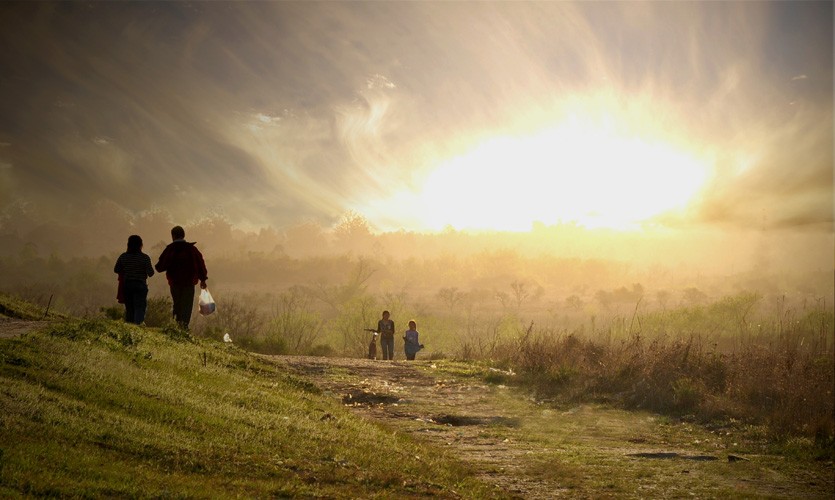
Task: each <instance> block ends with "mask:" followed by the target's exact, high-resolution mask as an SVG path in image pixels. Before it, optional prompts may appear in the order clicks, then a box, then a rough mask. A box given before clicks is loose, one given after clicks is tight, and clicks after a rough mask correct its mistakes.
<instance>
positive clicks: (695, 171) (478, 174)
mask: <svg viewBox="0 0 835 500" xmlns="http://www.w3.org/2000/svg"><path fill="white" fill-rule="evenodd" d="M707 172H708V168H707V166H706V165H705V162H704V161H702V160H700V159H698V158H696V157H695V156H693V155H691V154H688V153H687V152H685V151H682V150H680V149H677V148H676V147H674V146H672V145H670V144H667V143H664V142H661V141H653V140H651V139H647V138H644V137H638V136H630V135H628V134H625V133H624V132H623V131H622V130H621V129H618V128H616V127H613V126H600V125H595V124H584V123H579V122H577V121H573V122H572V121H569V122H566V123H563V124H561V125H559V126H555V127H552V128H549V129H545V130H542V131H540V132H538V133H535V134H533V135H528V136H502V137H495V138H492V139H490V140H487V141H485V142H482V143H481V144H480V145H478V146H477V147H475V148H474V149H472V150H471V151H468V152H466V153H464V154H462V155H460V156H457V157H454V158H451V159H448V160H446V161H444V162H441V163H440V164H439V165H438V166H437V168H435V169H434V170H433V171H432V172H431V173H430V174H429V175H428V176H427V177H426V178H425V180H424V182H423V186H422V189H420V191H419V192H417V193H415V199H414V200H413V202H414V204H415V205H416V206H418V207H421V212H420V213H419V214H413V215H414V217H416V218H418V219H420V220H421V223H422V225H423V226H425V227H427V228H431V229H435V230H439V229H441V228H444V227H447V226H452V227H454V228H457V229H471V230H499V231H501V230H509V231H525V230H529V229H530V228H531V226H532V224H533V223H534V222H542V223H545V224H555V223H559V222H574V223H578V224H581V225H583V226H586V227H590V228H598V227H606V228H613V229H628V228H631V227H635V226H636V225H639V224H641V223H643V222H646V221H648V220H650V219H652V218H653V217H655V216H658V215H660V214H663V213H666V212H669V211H672V210H677V209H682V208H684V207H685V206H686V205H687V204H688V202H689V201H690V200H691V199H692V198H693V197H694V195H696V194H697V193H698V192H699V190H700V189H701V188H702V187H703V185H704V183H705V181H706V178H707Z"/></svg>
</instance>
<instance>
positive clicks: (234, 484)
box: [0, 298, 491, 498]
mask: <svg viewBox="0 0 835 500" xmlns="http://www.w3.org/2000/svg"><path fill="white" fill-rule="evenodd" d="M4 302H8V300H7V298H6V299H4ZM335 399H336V398H333V397H329V396H327V395H325V394H321V393H320V392H319V390H318V389H316V388H315V387H313V386H311V385H310V384H309V383H306V382H304V381H302V380H300V379H298V378H294V377H293V376H290V375H288V374H287V373H286V372H285V371H283V370H282V369H280V368H278V367H277V366H276V365H273V364H271V363H270V362H269V361H265V360H264V359H261V358H258V357H254V356H251V355H249V354H247V353H246V352H244V351H242V350H239V349H238V348H236V347H234V346H233V345H226V344H221V343H216V342H210V341H202V340H195V339H193V338H190V337H188V336H187V335H184V334H183V333H182V332H180V331H178V330H176V329H146V328H141V327H136V326H132V325H126V324H123V323H120V322H113V321H109V320H74V319H68V320H61V321H60V322H57V323H52V324H51V325H50V326H47V327H46V328H45V329H43V330H41V331H39V332H35V333H29V334H27V335H25V336H23V337H18V338H13V339H0V408H2V412H0V497H10V496H20V495H37V496H60V497H66V496H79V497H101V496H107V497H113V496H117V497H124V496H130V497H175V498H176V497H189V498H193V497H200V498H203V497H224V498H225V497H241V496H242V497H299V496H302V497H330V498H345V497H367V498H373V497H386V498H392V497H423V496H440V497H459V496H462V497H489V496H491V492H490V490H489V489H488V488H487V487H486V486H484V485H482V484H480V483H478V482H476V481H475V480H473V479H469V478H468V476H469V471H468V470H467V469H466V468H465V467H464V466H462V465H460V464H459V463H458V462H456V461H455V459H454V458H453V457H450V456H448V455H447V454H446V453H445V452H444V451H443V450H440V449H436V448H430V447H429V446H428V445H425V444H420V443H416V442H414V441H412V440H411V439H409V438H408V437H407V436H403V435H401V434H397V433H394V432H392V431H389V430H386V429H384V428H382V427H380V426H376V425H373V424H370V423H368V422H366V421H363V420H362V419H360V418H357V417H355V416H352V415H351V414H350V413H349V412H348V411H347V410H346V409H344V408H343V407H341V406H340V405H339V404H338V403H337V402H336V401H335Z"/></svg>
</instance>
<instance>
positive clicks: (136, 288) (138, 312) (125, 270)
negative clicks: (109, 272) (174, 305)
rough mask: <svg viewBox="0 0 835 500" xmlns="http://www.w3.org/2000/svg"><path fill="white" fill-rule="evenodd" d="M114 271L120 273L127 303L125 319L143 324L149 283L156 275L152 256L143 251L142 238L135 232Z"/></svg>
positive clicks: (129, 238)
mask: <svg viewBox="0 0 835 500" xmlns="http://www.w3.org/2000/svg"><path fill="white" fill-rule="evenodd" d="M113 272H115V273H116V274H118V275H119V286H120V287H121V292H122V293H121V294H120V296H121V297H122V299H123V301H124V303H125V321H126V322H128V323H135V324H137V325H139V324H142V322H143V321H145V310H146V309H147V307H148V283H147V282H146V280H147V279H148V278H150V277H151V276H153V275H154V268H153V266H151V258H150V257H148V256H147V255H145V254H144V253H142V238H140V237H139V236H137V235H135V234H133V235H131V236H129V237H128V251H127V252H125V253H123V254H122V255H120V256H119V258H118V259H116V265H115V266H114V267H113Z"/></svg>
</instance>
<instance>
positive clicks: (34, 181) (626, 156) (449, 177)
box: [0, 1, 833, 232]
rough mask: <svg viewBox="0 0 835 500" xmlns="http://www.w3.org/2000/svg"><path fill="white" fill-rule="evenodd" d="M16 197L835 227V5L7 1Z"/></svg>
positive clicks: (50, 211)
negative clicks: (834, 118)
mask: <svg viewBox="0 0 835 500" xmlns="http://www.w3.org/2000/svg"><path fill="white" fill-rule="evenodd" d="M0 41H2V46H3V50H2V51H0V211H2V213H6V214H16V213H21V211H23V212H27V213H29V214H30V215H32V214H34V215H32V217H35V216H36V217H38V218H41V219H44V220H65V219H72V218H74V217H82V216H84V214H89V213H90V210H91V207H96V206H105V207H115V209H118V210H124V211H125V212H126V213H131V214H140V213H143V212H148V211H153V210H164V211H167V212H169V213H170V214H172V216H173V217H174V218H175V220H183V221H186V222H187V221H192V220H196V219H198V218H200V217H204V216H218V215H222V216H224V217H226V218H227V219H228V220H230V221H231V222H232V223H234V224H236V225H239V226H240V227H244V228H259V227H266V226H272V227H279V228H280V227H285V226H288V225H292V224H294V223H298V222H299V221H303V220H315V221H319V222H321V223H323V224H325V225H328V224H332V223H335V222H336V221H338V220H339V218H340V217H341V216H342V215H343V214H345V213H346V212H347V211H354V212H356V213H359V214H361V215H362V216H364V217H366V218H367V220H368V221H369V223H370V224H371V226H372V228H374V229H375V230H376V231H395V230H399V229H405V230H407V231H435V230H442V229H444V228H448V227H454V228H457V229H472V230H514V231H519V230H526V229H529V228H530V227H532V225H533V224H535V223H541V224H546V225H551V224H559V223H575V224H580V225H582V226H585V227H589V228H594V227H604V228H614V229H619V230H634V229H636V228H647V227H662V228H672V229H686V228H689V227H695V226H704V225H714V226H716V227H722V228H727V229H729V230H734V229H735V228H799V229H803V230H806V231H819V232H820V231H822V232H832V229H833V114H832V110H833V52H832V43H833V42H832V41H833V12H832V3H831V2H754V1H752V2H613V3H607V2H579V3H571V2H533V3H527V2H321V3H320V2H302V3H296V2H229V3H227V2H192V3H189V2H160V3H155V2H136V3H133V2H62V3H42V2H23V3H17V2H2V3H0Z"/></svg>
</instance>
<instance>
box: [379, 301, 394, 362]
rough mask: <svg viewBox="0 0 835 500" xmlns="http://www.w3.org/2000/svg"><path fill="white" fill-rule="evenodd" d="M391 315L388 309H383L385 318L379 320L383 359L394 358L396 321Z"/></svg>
mask: <svg viewBox="0 0 835 500" xmlns="http://www.w3.org/2000/svg"><path fill="white" fill-rule="evenodd" d="M389 316H391V314H390V313H389V312H388V311H383V319H381V320H380V321H378V322H377V333H379V334H380V348H382V350H383V359H394V321H392V320H390V319H389Z"/></svg>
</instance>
